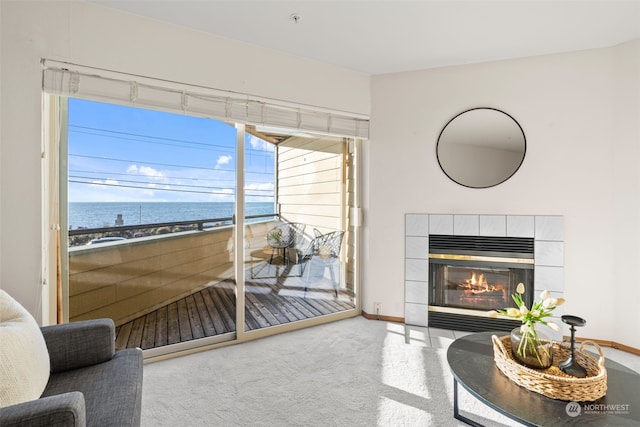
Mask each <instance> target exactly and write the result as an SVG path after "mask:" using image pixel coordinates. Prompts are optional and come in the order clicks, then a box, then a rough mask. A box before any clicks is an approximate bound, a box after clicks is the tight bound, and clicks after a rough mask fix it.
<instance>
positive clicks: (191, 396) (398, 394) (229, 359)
mask: <svg viewBox="0 0 640 427" xmlns="http://www.w3.org/2000/svg"><path fill="white" fill-rule="evenodd" d="M143 390H144V391H143V401H142V405H143V406H142V425H143V426H149V427H151V426H154V427H155V426H456V425H464V424H462V423H460V422H458V421H457V420H455V419H454V418H453V394H452V391H453V379H452V377H451V374H450V373H449V367H448V365H447V361H446V350H443V349H436V348H431V347H425V346H424V345H420V343H419V342H413V341H412V342H411V343H409V344H407V340H406V338H405V327H404V325H402V324H397V323H389V322H382V321H373V320H366V319H365V318H363V317H356V318H353V319H348V320H341V321H338V322H333V323H330V324H327V325H321V326H316V327H313V328H307V329H304V330H300V331H295V332H289V333H285V334H280V335H276V336H273V337H269V338H263V339H260V340H257V341H253V342H248V343H244V344H239V345H233V346H230V347H224V348H219V349H215V350H210V351H206V352H202V353H197V354H192V355H189V356H184V357H179V358H175V359H171V360H166V361H161V362H155V363H149V364H147V365H145V371H144V387H143ZM460 407H461V408H462V409H463V410H464V411H463V414H465V415H467V416H469V417H471V418H473V419H474V420H477V421H480V422H482V423H483V424H485V425H489V426H492V425H494V426H495V425H505V424H507V425H519V424H517V423H515V422H513V421H511V420H509V419H508V418H505V417H503V416H500V415H499V414H497V413H496V412H495V411H493V410H492V409H490V408H488V407H487V406H485V405H484V404H482V403H480V402H478V401H476V400H475V399H474V398H472V397H471V396H470V395H469V394H467V393H466V391H464V390H460Z"/></svg>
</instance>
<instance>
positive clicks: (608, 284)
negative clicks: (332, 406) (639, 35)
mask: <svg viewBox="0 0 640 427" xmlns="http://www.w3.org/2000/svg"><path fill="white" fill-rule="evenodd" d="M638 58H640V41H635V42H631V43H627V44H624V45H621V46H618V47H615V48H608V49H599V50H591V51H584V52H575V53H568V54H560V55H550V56H541V57H534V58H526V59H519V60H508V61H500V62H492V63H485V64H478V65H466V66H457V67H447V68H439V69H431V70H424V71H417V72H411V73H399V74H388V75H381V76H374V77H373V78H372V112H371V124H372V125H371V139H370V143H369V146H368V153H367V162H368V174H367V177H366V179H365V182H367V184H368V189H367V190H368V191H367V192H368V198H367V200H366V206H365V209H366V212H365V215H366V216H365V218H366V219H365V221H366V228H365V230H366V232H365V246H367V251H368V253H367V259H366V260H365V267H366V270H365V277H364V280H365V283H366V288H365V295H364V301H363V303H364V305H363V309H364V310H365V311H367V312H373V311H372V307H373V302H374V301H382V304H383V305H382V312H383V313H384V314H385V315H389V316H399V317H402V316H403V302H404V301H403V297H404V295H403V287H404V263H403V260H404V255H403V254H404V229H403V227H404V214H405V213H462V214H464V213H471V214H514V215H518V214H538V215H563V216H564V227H565V236H564V237H565V246H564V254H565V286H566V297H567V304H566V307H565V313H570V314H576V315H579V316H582V317H584V318H585V319H586V320H587V326H586V327H585V328H583V329H582V330H580V331H579V335H581V336H588V337H592V338H598V339H603V340H613V341H617V342H621V343H623V344H626V345H630V346H633V347H635V348H640V335H639V334H638V333H637V329H638V326H640V324H639V323H640V322H639V320H638V314H637V313H638V312H639V311H640V294H639V293H640V291H639V290H638V289H639V288H640V285H639V284H638V282H637V279H635V277H634V276H635V275H636V272H635V271H634V270H637V268H638V266H640V249H639V242H640V226H639V221H640V201H639V197H640V173H639V171H640V155H639V154H640V153H639V151H640V148H639V147H640V131H639V126H640V108H639V106H638V104H639V101H640V65H639V59H638ZM473 107H493V108H498V109H501V110H503V111H505V112H507V113H508V114H510V115H512V116H513V117H514V118H515V119H516V120H517V121H518V122H519V123H520V125H521V126H522V128H523V130H524V133H525V135H526V138H527V154H526V157H525V159H524V163H523V164H522V167H521V169H520V170H519V171H518V172H517V173H516V174H515V175H514V176H513V177H512V178H511V179H510V180H508V181H507V182H505V183H503V184H501V185H498V186H496V187H493V188H488V189H470V188H466V187H462V186H460V185H457V184H455V183H454V182H452V181H450V180H449V179H448V178H447V177H446V176H445V174H444V173H442V171H441V170H440V168H439V166H438V163H437V160H436V155H435V152H436V142H437V138H438V135H439V133H440V130H441V129H442V126H444V125H445V124H446V123H447V121H448V120H449V119H450V118H452V117H453V116H455V115H456V114H458V113H460V112H462V111H464V110H467V109H469V108H473ZM566 332H567V331H565V333H566Z"/></svg>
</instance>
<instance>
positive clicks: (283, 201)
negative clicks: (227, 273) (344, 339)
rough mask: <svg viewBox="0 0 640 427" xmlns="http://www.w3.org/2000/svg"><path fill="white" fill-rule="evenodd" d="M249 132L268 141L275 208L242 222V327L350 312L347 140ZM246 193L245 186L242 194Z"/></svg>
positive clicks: (287, 325)
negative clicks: (269, 215)
mask: <svg viewBox="0 0 640 427" xmlns="http://www.w3.org/2000/svg"><path fill="white" fill-rule="evenodd" d="M250 132H251V133H252V137H253V138H254V139H255V140H259V141H270V143H271V144H272V145H273V146H274V149H273V152H274V164H275V165H274V170H275V174H274V176H275V182H274V190H275V191H274V197H275V202H276V207H277V212H278V216H277V218H276V220H275V221H273V222H269V223H260V224H247V227H246V230H247V235H248V236H251V239H249V240H247V242H248V243H249V249H248V250H245V263H246V265H247V266H248V268H247V270H246V279H245V306H246V310H245V316H246V319H245V331H247V332H249V331H258V330H263V329H273V328H290V327H292V326H293V327H295V325H294V324H300V323H302V324H304V323H317V322H318V321H322V320H323V319H325V318H327V317H332V316H341V315H345V314H349V313H351V314H352V313H353V312H354V311H355V310H356V286H355V283H356V281H355V276H354V274H353V273H354V271H355V270H354V266H355V260H356V258H357V257H356V256H355V251H354V247H355V246H354V242H355V239H354V232H355V231H356V230H355V228H353V224H351V223H350V218H349V212H350V203H353V200H355V199H354V198H353V196H354V192H353V190H354V189H355V184H354V183H353V180H354V178H355V174H354V173H353V168H354V166H355V163H354V162H353V160H354V157H352V155H351V154H350V147H353V146H354V142H353V141H349V140H347V139H345V138H335V137H327V136H320V135H313V134H309V133H301V132H291V131H286V130H283V129H274V128H267V127H256V128H251V129H250ZM351 153H352V152H351ZM250 197H251V195H250V194H249V192H248V191H247V193H246V194H245V198H246V200H247V201H248V200H249V198H250ZM247 206H249V203H247Z"/></svg>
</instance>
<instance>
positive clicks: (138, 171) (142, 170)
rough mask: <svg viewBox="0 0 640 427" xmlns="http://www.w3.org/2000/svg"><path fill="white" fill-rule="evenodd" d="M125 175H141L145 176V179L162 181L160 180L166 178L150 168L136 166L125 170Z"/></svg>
mask: <svg viewBox="0 0 640 427" xmlns="http://www.w3.org/2000/svg"><path fill="white" fill-rule="evenodd" d="M127 173H128V174H132V175H142V176H146V177H147V178H155V179H162V178H165V176H166V175H165V174H164V173H162V172H160V171H159V170H157V169H154V168H152V167H150V166H140V167H138V165H131V166H129V167H128V168H127Z"/></svg>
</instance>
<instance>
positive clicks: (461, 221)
mask: <svg viewBox="0 0 640 427" xmlns="http://www.w3.org/2000/svg"><path fill="white" fill-rule="evenodd" d="M429 234H442V235H458V236H488V237H530V238H533V239H534V261H535V263H534V287H535V291H534V292H535V298H536V299H538V298H539V297H538V295H539V294H540V292H542V291H543V290H545V289H546V290H549V291H550V292H551V293H552V295H553V296H554V297H555V298H560V297H564V230H563V217H562V216H559V215H469V214H464V215H459V214H406V215H405V313H404V317H405V323H406V324H408V325H416V326H429V310H428V306H429V300H428V299H429V297H428V295H429V292H428V289H429V288H428V285H429V258H428V256H429ZM562 309H563V306H560V307H558V308H557V309H556V310H554V314H555V317H557V319H554V321H555V322H556V323H557V324H558V325H559V326H561V321H560V320H559V318H560V316H561V315H562V314H563V313H562ZM548 331H549V334H550V335H556V334H555V333H554V332H553V331H551V330H550V329H549V330H548ZM558 336H559V335H558ZM556 338H557V337H556Z"/></svg>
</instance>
